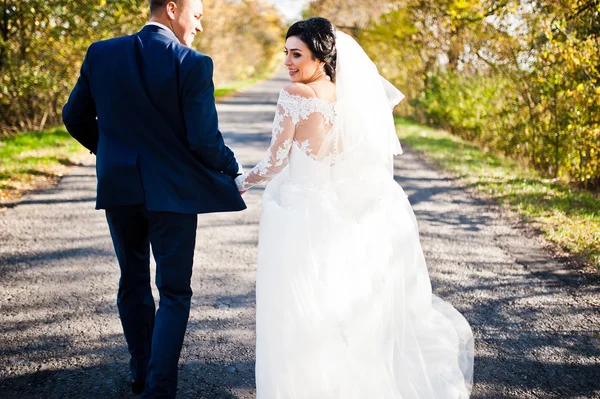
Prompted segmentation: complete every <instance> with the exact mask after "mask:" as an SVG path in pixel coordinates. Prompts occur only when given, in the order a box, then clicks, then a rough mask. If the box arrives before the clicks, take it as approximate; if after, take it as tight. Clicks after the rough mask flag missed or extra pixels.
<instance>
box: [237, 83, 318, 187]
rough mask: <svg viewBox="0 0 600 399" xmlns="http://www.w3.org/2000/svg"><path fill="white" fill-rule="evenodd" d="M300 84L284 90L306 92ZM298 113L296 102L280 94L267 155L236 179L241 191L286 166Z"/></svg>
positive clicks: (297, 93) (270, 176) (299, 93)
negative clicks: (283, 97) (285, 98)
mask: <svg viewBox="0 0 600 399" xmlns="http://www.w3.org/2000/svg"><path fill="white" fill-rule="evenodd" d="M299 86H300V85H297V84H295V85H288V86H287V87H286V88H284V90H285V91H286V92H287V93H289V94H296V95H301V94H305V93H306V89H305V88H302V87H299ZM309 90H310V89H309ZM296 113H297V110H296V109H295V104H293V103H290V102H289V101H285V100H284V99H282V96H281V95H280V97H279V100H278V101H277V111H276V112H275V119H274V121H273V134H272V137H271V144H270V146H269V149H268V151H267V156H266V157H265V158H264V159H263V160H262V161H260V162H259V163H258V164H257V165H256V166H255V167H254V168H252V170H251V171H250V172H248V173H244V174H243V175H240V176H238V177H237V178H236V179H235V183H236V184H237V187H238V190H239V191H240V192H243V191H246V190H248V189H249V188H250V187H252V186H254V185H256V184H258V183H262V182H266V181H269V180H271V179H272V178H273V177H275V176H276V175H277V174H278V173H279V172H281V171H282V170H283V168H285V166H286V165H287V163H288V155H289V152H290V150H291V148H292V140H293V139H294V135H295V133H296V124H297V123H298V117H297V116H295V114H296Z"/></svg>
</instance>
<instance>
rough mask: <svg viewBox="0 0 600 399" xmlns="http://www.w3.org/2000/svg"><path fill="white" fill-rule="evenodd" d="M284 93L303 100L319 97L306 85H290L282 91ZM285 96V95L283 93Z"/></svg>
mask: <svg viewBox="0 0 600 399" xmlns="http://www.w3.org/2000/svg"><path fill="white" fill-rule="evenodd" d="M281 91H282V92H284V93H285V94H288V95H292V96H298V97H302V98H316V97H317V95H316V93H315V91H314V90H313V89H311V88H310V86H308V85H306V84H304V83H290V84H288V85H287V86H285V87H284V88H283V89H281ZM282 94H283V93H282Z"/></svg>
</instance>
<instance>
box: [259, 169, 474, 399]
mask: <svg viewBox="0 0 600 399" xmlns="http://www.w3.org/2000/svg"><path fill="white" fill-rule="evenodd" d="M370 184H373V185H376V186H377V187H374V188H375V189H377V190H379V192H381V196H380V198H379V199H378V200H377V201H369V203H368V204H367V203H365V204H363V205H359V207H360V206H362V208H361V209H350V208H348V207H344V206H342V204H340V203H339V201H337V200H335V198H339V191H338V192H333V190H330V189H328V188H326V187H322V186H321V187H312V186H310V185H306V184H302V183H301V182H295V181H293V180H292V179H290V178H289V176H288V175H287V173H282V174H281V175H279V176H278V177H277V178H276V179H274V180H273V181H272V182H271V183H270V184H269V186H268V187H267V189H266V191H265V194H264V196H263V205H262V214H261V222H260V234H259V255H258V270H257V291H256V297H257V342H256V383H257V398H258V399H400V398H402V399H417V398H418V399H434V398H435V399H458V398H460V399H465V398H468V397H469V394H470V390H471V384H472V376H473V334H472V332H471V328H470V326H469V324H468V322H467V321H466V320H465V318H464V317H463V316H462V315H461V314H460V313H459V312H458V311H457V310H456V309H455V308H454V307H452V305H450V304H449V303H447V302H445V301H443V300H442V299H440V298H439V297H437V296H435V295H433V294H432V292H431V284H430V280H429V275H428V272H427V268H426V265H425V260H424V257H423V253H422V250H421V246H420V243H419V233H418V228H417V222H416V219H415V216H414V213H413V211H412V208H411V206H410V203H409V202H408V199H407V197H406V195H405V194H404V191H403V190H402V188H401V187H400V186H398V184H397V183H395V182H394V181H393V179H391V178H389V177H387V178H385V177H384V178H382V179H379V180H377V179H375V180H372V181H371V182H370ZM353 203H355V204H360V201H354V202H353Z"/></svg>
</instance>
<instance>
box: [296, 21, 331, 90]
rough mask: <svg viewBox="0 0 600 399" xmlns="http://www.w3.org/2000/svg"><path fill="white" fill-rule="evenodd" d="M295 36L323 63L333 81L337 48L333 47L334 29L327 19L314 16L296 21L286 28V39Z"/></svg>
mask: <svg viewBox="0 0 600 399" xmlns="http://www.w3.org/2000/svg"><path fill="white" fill-rule="evenodd" d="M292 36H295V37H297V38H299V39H300V40H302V41H303V42H304V43H306V45H307V46H308V48H309V49H310V51H311V52H312V54H313V59H315V57H316V58H317V59H318V60H319V61H322V62H324V63H325V73H326V74H327V76H329V77H330V78H331V81H332V82H335V65H336V59H337V50H336V47H335V29H334V27H333V24H332V23H331V22H329V20H328V19H325V18H321V17H315V18H309V19H307V20H304V21H298V22H296V23H295V24H293V25H292V26H290V29H288V31H287V34H286V35H285V38H286V40H287V39H288V38H289V37H292Z"/></svg>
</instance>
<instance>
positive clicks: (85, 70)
mask: <svg viewBox="0 0 600 399" xmlns="http://www.w3.org/2000/svg"><path fill="white" fill-rule="evenodd" d="M90 50H91V46H90V48H89V49H88V52H87V54H86V56H85V59H84V60H83V65H82V66H81V72H80V75H79V79H78V80H77V84H76V85H75V88H74V89H73V91H72V92H71V95H70V96H69V100H68V101H67V103H66V104H65V106H64V108H63V112H62V118H63V122H64V124H65V127H66V128H67V131H68V132H69V134H70V135H71V136H73V137H74V138H75V140H77V141H79V142H80V143H81V144H82V145H83V146H84V147H85V148H87V149H88V150H90V151H91V152H92V153H94V154H95V153H96V151H97V149H98V119H96V104H95V103H94V99H93V98H92V93H91V91H90V81H89V76H90V75H89V57H90Z"/></svg>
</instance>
